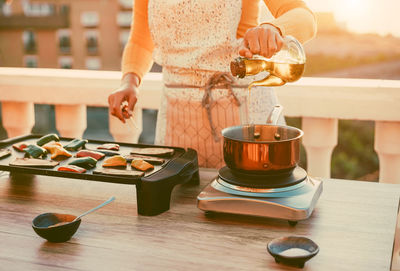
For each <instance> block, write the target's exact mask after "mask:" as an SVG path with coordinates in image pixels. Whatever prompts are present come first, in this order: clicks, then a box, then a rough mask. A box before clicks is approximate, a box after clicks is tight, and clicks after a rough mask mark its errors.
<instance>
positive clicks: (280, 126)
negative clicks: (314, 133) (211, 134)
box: [221, 124, 304, 144]
mask: <svg viewBox="0 0 400 271" xmlns="http://www.w3.org/2000/svg"><path fill="white" fill-rule="evenodd" d="M246 126H250V124H244V125H237V126H229V127H226V128H224V129H222V131H221V134H222V136H223V137H224V139H230V140H233V141H237V142H244V143H251V144H266V143H268V144H273V143H280V142H289V141H295V140H297V139H300V138H301V137H302V136H303V135H304V132H303V130H301V129H299V128H296V127H293V126H287V125H272V124H254V126H273V127H279V128H284V129H287V130H295V131H298V132H299V135H298V136H296V137H293V138H290V139H283V140H273V141H251V140H240V139H237V138H232V137H229V136H226V135H224V133H226V132H227V130H233V129H239V128H243V127H246Z"/></svg>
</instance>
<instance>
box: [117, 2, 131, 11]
mask: <svg viewBox="0 0 400 271" xmlns="http://www.w3.org/2000/svg"><path fill="white" fill-rule="evenodd" d="M119 4H120V5H121V7H122V8H126V9H131V8H132V6H133V1H132V0H119Z"/></svg>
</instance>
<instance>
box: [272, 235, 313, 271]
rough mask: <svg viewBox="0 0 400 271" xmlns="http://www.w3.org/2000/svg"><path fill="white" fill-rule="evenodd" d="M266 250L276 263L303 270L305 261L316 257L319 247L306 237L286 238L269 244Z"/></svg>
mask: <svg viewBox="0 0 400 271" xmlns="http://www.w3.org/2000/svg"><path fill="white" fill-rule="evenodd" d="M267 250H268V252H269V253H270V254H271V255H272V256H273V257H274V258H275V261H276V262H277V263H283V264H287V265H291V266H296V267H300V268H303V267H304V264H305V262H306V261H308V260H309V259H311V258H312V257H314V256H315V255H317V253H318V252H319V247H318V245H317V244H316V243H314V242H313V241H312V240H311V239H308V238H306V237H301V236H287V237H281V238H277V239H274V240H272V241H271V242H269V243H268V245H267Z"/></svg>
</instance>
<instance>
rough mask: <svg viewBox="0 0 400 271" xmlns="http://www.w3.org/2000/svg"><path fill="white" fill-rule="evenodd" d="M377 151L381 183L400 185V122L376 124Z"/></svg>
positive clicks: (379, 122) (380, 122) (378, 122)
mask: <svg viewBox="0 0 400 271" xmlns="http://www.w3.org/2000/svg"><path fill="white" fill-rule="evenodd" d="M375 150H376V152H377V153H378V157H379V181H380V182H383V183H397V184H398V183H400V122H392V121H377V122H375Z"/></svg>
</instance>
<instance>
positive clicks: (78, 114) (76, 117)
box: [55, 104, 87, 138]
mask: <svg viewBox="0 0 400 271" xmlns="http://www.w3.org/2000/svg"><path fill="white" fill-rule="evenodd" d="M55 112H56V128H57V130H58V132H59V133H60V135H61V136H62V137H71V138H81V137H82V135H83V133H84V132H85V129H86V126H87V121H86V105H82V104H79V105H61V104H57V105H56V106H55Z"/></svg>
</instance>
